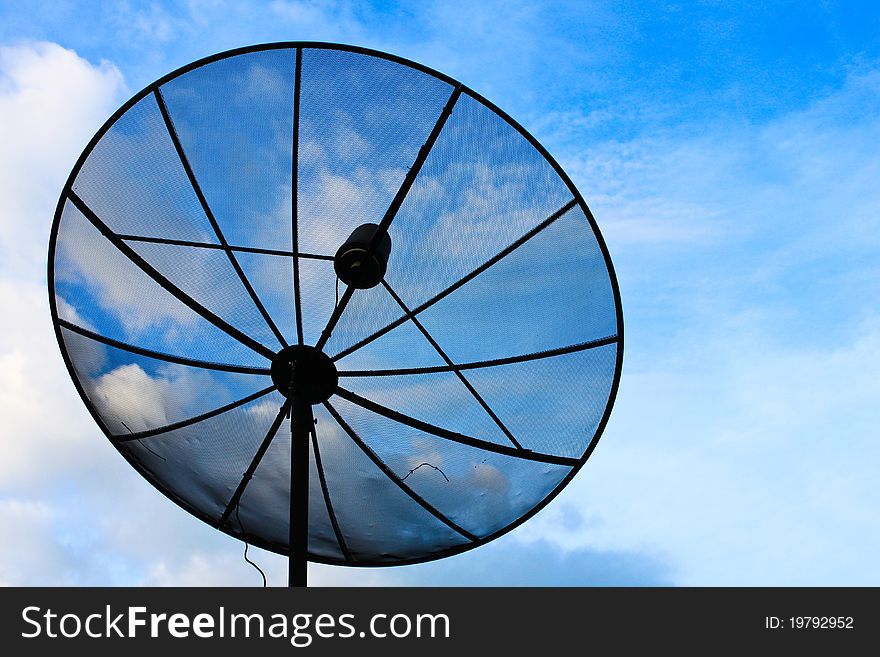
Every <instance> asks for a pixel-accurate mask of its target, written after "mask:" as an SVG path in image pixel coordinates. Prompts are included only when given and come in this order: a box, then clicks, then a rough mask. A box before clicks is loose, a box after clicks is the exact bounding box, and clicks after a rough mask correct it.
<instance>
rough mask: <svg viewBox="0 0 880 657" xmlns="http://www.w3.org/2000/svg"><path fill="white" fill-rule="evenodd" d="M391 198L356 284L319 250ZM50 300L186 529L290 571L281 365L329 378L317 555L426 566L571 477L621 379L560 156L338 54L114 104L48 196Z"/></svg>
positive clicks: (81, 364) (118, 423)
mask: <svg viewBox="0 0 880 657" xmlns="http://www.w3.org/2000/svg"><path fill="white" fill-rule="evenodd" d="M420 153H421V155H420ZM420 160H421V161H420ZM395 199H397V200H398V201H399V203H398V207H396V208H394V210H393V212H392V213H391V214H392V216H391V220H390V223H389V224H387V234H388V236H390V238H391V245H392V246H391V251H390V257H389V258H388V261H387V271H385V274H384V280H383V281H382V282H381V283H380V284H378V285H376V286H374V287H369V288H366V289H352V290H348V289H347V286H346V285H345V284H344V283H341V282H339V281H338V280H337V278H336V272H335V271H334V262H333V257H334V254H335V253H336V251H337V249H339V247H340V245H342V244H343V243H344V242H345V241H346V239H347V238H348V237H349V235H350V234H351V233H352V231H354V230H355V229H356V228H357V227H358V226H361V225H362V224H365V223H373V224H380V222H381V221H382V220H383V218H386V217H387V216H388V214H389V208H392V207H393V206H394V203H395ZM49 287H50V302H51V307H52V316H53V320H54V322H55V328H56V333H57V336H58V341H59V344H60V346H61V350H62V353H63V355H64V358H65V360H66V363H67V365H68V368H69V370H70V374H71V377H72V378H73V380H74V382H75V384H76V386H77V389H78V390H79V392H80V394H81V396H82V398H83V401H84V402H85V404H86V406H87V407H88V409H89V411H90V412H91V413H92V415H93V416H94V418H95V420H96V421H97V423H98V424H99V425H100V427H101V428H102V429H103V431H104V433H105V434H106V435H107V437H108V439H109V440H110V441H111V443H112V444H113V445H114V446H115V447H116V448H117V449H118V450H119V452H120V453H121V454H122V455H123V456H124V457H125V458H126V459H127V460H128V461H129V463H131V465H132V466H134V467H135V468H136V469H137V471H138V472H140V474H141V475H143V476H144V477H145V478H146V479H147V480H148V481H150V482H151V483H152V484H153V485H154V486H155V487H157V488H158V489H159V490H160V491H162V492H163V493H164V494H166V495H167V496H168V497H169V498H171V499H172V500H174V501H175V502H176V503H178V504H179V505H181V506H182V507H183V508H184V509H186V510H187V511H189V512H190V513H192V514H193V515H195V516H197V517H198V518H200V519H202V520H204V521H205V522H206V523H209V524H210V525H212V526H214V527H217V528H219V529H221V530H223V531H225V532H226V533H228V534H230V535H232V536H235V537H238V538H241V539H243V540H246V541H248V542H250V543H252V544H255V545H258V546H261V547H264V548H267V549H269V550H273V551H276V552H279V553H282V554H287V553H288V552H289V549H290V548H289V528H290V517H289V515H290V472H291V419H290V418H289V417H288V412H289V411H290V404H289V403H288V399H287V396H286V395H285V394H282V391H279V390H278V388H276V386H275V384H276V383H277V382H278V381H279V380H281V379H278V378H277V377H278V376H281V377H283V376H284V374H283V373H282V374H278V373H277V372H276V378H273V372H272V366H273V361H274V362H275V364H276V365H277V364H278V359H277V358H276V355H277V354H279V353H280V352H282V350H284V349H285V348H286V349H288V350H291V349H292V350H294V351H296V350H297V349H299V350H300V351H303V353H305V351H308V355H309V358H310V359H312V360H314V366H313V369H314V372H318V371H321V372H324V371H326V370H327V368H328V365H327V362H332V364H333V366H334V367H335V368H336V375H337V377H338V387H335V388H334V387H333V386H334V385H335V384H334V381H333V380H332V377H331V375H330V374H328V375H327V377H325V378H322V384H323V385H326V386H330V388H329V389H328V390H329V392H328V394H330V396H329V399H327V401H326V402H325V401H322V400H321V399H320V397H321V393H320V392H318V393H316V395H317V396H316V397H315V400H310V403H314V405H313V406H312V410H313V413H314V419H315V421H316V422H315V430H314V432H313V435H312V436H311V442H310V446H309V452H308V453H309V459H310V463H309V478H308V485H309V495H308V507H309V515H308V555H309V558H310V559H311V560H312V561H318V562H324V563H332V564H347V565H363V566H375V565H395V564H403V563H414V562H420V561H427V560H431V559H436V558H439V557H443V556H447V555H450V554H454V553H457V552H461V551H463V550H467V549H469V548H472V547H475V546H477V545H480V544H483V543H485V542H486V541H489V540H492V539H493V538H496V537H497V536H499V535H501V534H503V533H504V532H506V531H508V530H510V529H511V528H513V527H515V526H517V525H518V524H520V523H521V522H523V521H524V520H525V519H527V518H529V517H531V516H532V515H533V514H534V513H535V512H537V510H538V509H540V508H541V507H543V506H544V505H545V504H546V503H547V502H548V501H549V500H550V499H551V498H552V497H553V496H554V495H555V494H556V493H558V492H559V491H560V490H561V489H562V488H563V487H564V486H565V484H566V483H567V482H568V481H569V480H570V479H571V477H573V476H574V474H575V473H576V472H577V470H578V469H579V468H580V466H581V465H583V463H584V462H585V461H586V459H587V458H588V456H589V455H590V453H591V452H592V450H593V448H594V447H595V445H596V442H597V441H598V439H599V436H600V434H601V433H602V430H603V428H604V426H605V423H606V422H607V419H608V415H609V413H610V411H611V406H612V403H613V400H614V396H615V394H616V390H617V385H618V381H619V378H620V370H621V360H622V349H623V325H622V311H621V305H620V298H619V292H618V288H617V283H616V280H615V277H614V273H613V269H612V265H611V260H610V258H609V255H608V252H607V249H606V247H605V244H604V241H603V239H602V237H601V235H600V233H599V229H598V227H597V225H596V222H595V221H594V219H593V217H592V216H591V214H590V212H589V210H588V208H587V206H586V204H585V202H584V200H583V199H582V197H581V196H580V194H579V193H578V191H577V190H576V189H575V187H574V185H573V184H572V183H571V181H570V180H569V178H568V177H567V176H566V175H565V173H564V172H563V171H562V169H561V168H560V167H559V165H558V164H557V163H556V162H555V161H554V160H553V159H552V158H551V157H550V155H549V154H548V153H547V152H546V151H545V150H544V148H543V147H541V146H540V145H539V144H538V143H537V141H535V139H534V138H532V137H531V136H530V135H529V134H528V133H527V132H526V131H525V130H524V129H523V128H522V127H520V126H519V125H518V124H517V123H515V122H514V121H513V120H512V119H511V118H510V117H508V116H507V115H506V114H505V113H503V112H502V111H500V110H499V109H498V108H496V107H495V106H494V105H492V104H491V103H490V102H488V101H487V100H485V99H484V98H482V97H481V96H480V95H478V94H477V93H475V92H473V91H471V90H470V89H468V88H466V87H464V86H463V85H460V84H459V83H458V82H456V81H455V80H452V79H450V78H449V77H447V76H445V75H442V74H440V73H437V72H435V71H432V70H430V69H427V68H425V67H423V66H420V65H418V64H414V63H412V62H409V61H405V60H402V59H400V58H397V57H392V56H389V55H386V54H383V53H379V52H374V51H369V50H364V49H360V48H353V47H348V46H338V45H332V44H315V43H284V44H270V45H264V46H258V47H253V48H246V49H240V50H236V51H233V52H229V53H223V54H221V55H217V56H214V57H210V58H208V59H205V60H201V61H199V62H196V63H194V64H192V65H189V66H186V67H184V68H182V69H180V70H178V71H176V72H174V73H172V74H170V75H168V76H166V77H164V78H162V79H161V80H159V81H158V82H156V83H154V84H152V85H150V86H149V87H147V88H146V89H144V90H143V91H142V92H140V93H139V94H137V95H136V96H135V97H134V98H132V99H131V100H130V101H128V102H127V103H126V104H125V105H124V106H123V107H122V108H121V109H120V110H119V111H118V112H116V114H115V115H114V116H113V117H111V119H110V120H109V121H108V122H107V123H106V124H105V125H104V126H103V127H102V128H101V130H100V131H99V132H98V134H97V135H96V136H95V137H94V138H93V140H92V141H91V143H90V144H89V145H88V147H87V148H86V150H85V152H84V153H83V155H82V156H81V157H80V159H79V161H78V163H77V165H76V167H75V168H74V170H73V172H72V173H71V176H70V179H69V180H68V183H67V185H66V187H65V189H64V191H63V194H62V197H61V199H60V201H59V205H58V211H57V213H56V217H55V223H54V225H53V229H52V236H51V244H50V256H49ZM346 297H347V298H346ZM340 298H343V299H345V301H346V302H347V303H346V304H345V305H344V308H343V309H342V312H341V313H338V318H337V319H338V321H337V322H336V323H335V326H332V332H330V333H327V331H326V330H325V329H326V327H327V326H328V322H330V318H331V316H332V315H334V309H336V308H337V304H338V303H339V299H340ZM330 323H331V324H332V322H330ZM322 334H324V335H323V337H322ZM301 345H305V346H301ZM315 346H317V347H318V348H317V349H316V350H309V349H308V348H310V347H315ZM285 353H290V351H287V352H285ZM322 353H323V354H324V355H325V356H326V357H327V359H325V358H324V357H323V356H322V355H321V354H322ZM319 361H320V362H319ZM310 362H311V361H310ZM310 367H311V366H310ZM276 369H277V368H276ZM330 369H331V370H332V368H330ZM316 376H317V375H316ZM321 376H322V377H323V376H324V375H323V374H322V375H321ZM280 385H282V386H283V385H286V384H280ZM318 387H320V386H318Z"/></svg>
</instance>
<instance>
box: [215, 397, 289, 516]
mask: <svg viewBox="0 0 880 657" xmlns="http://www.w3.org/2000/svg"><path fill="white" fill-rule="evenodd" d="M289 408H290V402H289V401H288V400H285V401H284V403H283V404H282V405H281V410H279V411H278V415H276V416H275V419H274V420H273V421H272V424H271V425H270V426H269V430H268V431H267V432H266V437H265V438H263V442H262V443H260V446H259V448H258V449H257V453H256V454H254V458H253V459H252V460H251V464H250V465H249V466H248V468H247V470H245V471H244V474H243V475H242V477H241V481H240V482H238V487H237V488H236V489H235V492H234V493H233V494H232V497H231V498H229V504H227V505H226V509H225V510H224V511H223V515H222V516H220V522H219V523H218V524H219V526H221V527H222V526H223V525H225V524H226V521H227V520H229V516H230V514H231V513H232V512H233V511H235V507H237V506H238V503H239V502H240V501H241V496H242V495H244V489H245V488H247V485H248V484H249V483H250V481H251V479H252V478H253V476H254V472H256V471H257V467H258V466H259V465H260V461H262V460H263V457H264V456H265V455H266V451H267V450H268V449H269V445H271V444H272V440H273V439H274V438H275V434H276V433H278V428H279V427H280V426H281V423H282V422H283V421H284V416H285V415H287V411H288V409H289Z"/></svg>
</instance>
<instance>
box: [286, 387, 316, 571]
mask: <svg viewBox="0 0 880 657" xmlns="http://www.w3.org/2000/svg"><path fill="white" fill-rule="evenodd" d="M291 425H292V426H291V432H290V434H291V435H290V556H289V557H288V559H287V585H288V586H296V587H305V586H307V575H308V560H309V436H310V435H311V432H312V426H313V425H314V418H313V416H312V406H311V404H309V403H308V402H302V401H299V400H297V399H296V397H294V400H293V419H292V421H291Z"/></svg>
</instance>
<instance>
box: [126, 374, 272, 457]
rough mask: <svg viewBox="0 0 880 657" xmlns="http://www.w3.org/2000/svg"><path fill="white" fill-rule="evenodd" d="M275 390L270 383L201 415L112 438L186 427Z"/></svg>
mask: <svg viewBox="0 0 880 657" xmlns="http://www.w3.org/2000/svg"><path fill="white" fill-rule="evenodd" d="M273 390H275V386H274V385H271V386H269V387H268V388H263V389H262V390H258V391H257V392H255V393H253V394H250V395H248V396H247V397H242V398H241V399H236V400H235V401H234V402H230V403H228V404H226V405H225V406H221V407H220V408H215V409H213V410H211V411H208V412H207V413H202V414H201V415H196V416H195V417H191V418H188V419H186V420H181V421H180V422H173V423H172V424H166V425H165V426H164V427H157V428H155V429H148V430H147V431H138V432H137V433H128V434H126V435H121V436H117V435H114V436H112V438H113V440H115V441H116V442H118V443H127V442H130V441H132V440H141V439H143V438H149V437H151V436H158V435H159V434H162V433H168V432H169V431H174V430H175V429H183V428H184V427H188V426H190V425H192V424H198V423H199V422H201V421H203V420H210V419H211V418H212V417H216V416H218V415H221V414H223V413H226V412H227V411H231V410H233V409H235V408H238V407H239V406H244V405H245V404H249V403H250V402H252V401H255V400H257V399H259V398H260V397H264V396H266V395H268V394H269V393H270V392H272V391H273Z"/></svg>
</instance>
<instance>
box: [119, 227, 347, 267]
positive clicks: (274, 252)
mask: <svg viewBox="0 0 880 657" xmlns="http://www.w3.org/2000/svg"><path fill="white" fill-rule="evenodd" d="M117 237H119V239H121V240H123V241H124V242H147V243H148V244H169V245H171V246H189V247H192V248H194V249H214V250H215V251H225V250H226V249H229V250H230V251H235V252H236V253H238V252H241V253H257V254H259V255H271V256H282V257H285V258H291V257H293V251H285V250H283V249H263V248H260V247H258V246H235V245H233V244H228V245H227V246H225V247H224V246H223V245H222V244H211V243H210V242H193V241H191V240H172V239H166V238H164V237H149V236H147V235H124V234H121V233H119V234H117ZM297 255H298V256H299V257H300V258H306V259H310V260H331V261H332V260H333V256H329V255H320V254H317V253H298V254H297Z"/></svg>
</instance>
